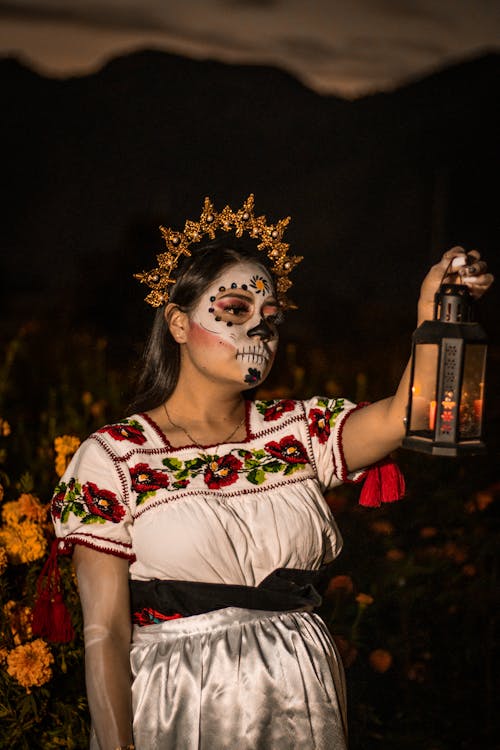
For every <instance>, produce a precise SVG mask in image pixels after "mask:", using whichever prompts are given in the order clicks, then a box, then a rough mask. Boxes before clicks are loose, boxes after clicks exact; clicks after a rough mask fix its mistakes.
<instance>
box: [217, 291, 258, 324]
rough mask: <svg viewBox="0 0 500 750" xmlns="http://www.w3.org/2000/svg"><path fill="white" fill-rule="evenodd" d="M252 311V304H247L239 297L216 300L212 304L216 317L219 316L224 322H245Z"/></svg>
mask: <svg viewBox="0 0 500 750" xmlns="http://www.w3.org/2000/svg"><path fill="white" fill-rule="evenodd" d="M252 312H253V305H251V304H249V303H248V302H247V301H246V300H245V299H239V298H238V297H228V298H225V299H220V300H216V302H215V304H214V314H215V316H216V318H217V317H218V318H220V320H222V321H224V322H225V323H235V324H239V323H245V322H246V321H247V320H248V319H249V318H251V317H252Z"/></svg>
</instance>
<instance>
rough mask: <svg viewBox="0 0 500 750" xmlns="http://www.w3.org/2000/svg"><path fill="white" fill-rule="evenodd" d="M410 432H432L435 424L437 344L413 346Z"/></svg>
mask: <svg viewBox="0 0 500 750" xmlns="http://www.w3.org/2000/svg"><path fill="white" fill-rule="evenodd" d="M414 356H415V367H414V371H413V383H412V389H411V391H412V395H411V411H410V430H411V431H412V432H421V431H422V430H425V431H429V430H431V431H433V430H434V427H435V424H436V382H437V370H438V357H439V346H438V344H417V345H416V346H415V354H414Z"/></svg>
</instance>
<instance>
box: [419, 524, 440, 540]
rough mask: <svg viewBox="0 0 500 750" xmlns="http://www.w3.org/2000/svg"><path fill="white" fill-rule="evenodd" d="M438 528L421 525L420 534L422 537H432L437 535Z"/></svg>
mask: <svg viewBox="0 0 500 750" xmlns="http://www.w3.org/2000/svg"><path fill="white" fill-rule="evenodd" d="M437 533H438V530H437V529H436V527H435V526H422V528H421V529H420V536H421V538H422V539H433V537H435V536H437Z"/></svg>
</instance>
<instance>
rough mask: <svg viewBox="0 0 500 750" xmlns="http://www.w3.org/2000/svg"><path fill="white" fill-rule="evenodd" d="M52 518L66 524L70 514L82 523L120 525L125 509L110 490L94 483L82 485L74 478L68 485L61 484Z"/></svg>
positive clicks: (56, 494)
mask: <svg viewBox="0 0 500 750" xmlns="http://www.w3.org/2000/svg"><path fill="white" fill-rule="evenodd" d="M51 510H52V516H53V518H54V519H59V518H60V519H61V523H65V522H66V521H67V520H68V518H69V515H70V513H73V514H74V515H75V516H78V518H80V519H81V521H82V523H106V521H108V522H111V523H119V522H120V521H121V520H122V518H123V517H124V515H125V509H124V508H123V506H122V505H120V502H119V501H118V498H117V496H116V495H115V493H114V492H111V491H110V490H105V489H102V488H100V487H98V486H97V485H96V484H94V482H86V483H85V484H83V485H82V484H80V483H79V482H78V481H77V480H76V479H74V478H72V479H70V481H69V482H68V483H67V484H66V483H65V482H60V483H59V484H58V485H57V487H56V490H55V494H54V497H53V498H52V508H51Z"/></svg>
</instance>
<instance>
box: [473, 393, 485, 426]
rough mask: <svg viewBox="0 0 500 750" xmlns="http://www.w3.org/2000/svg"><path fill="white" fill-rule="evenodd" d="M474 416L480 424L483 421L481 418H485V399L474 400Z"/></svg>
mask: <svg viewBox="0 0 500 750" xmlns="http://www.w3.org/2000/svg"><path fill="white" fill-rule="evenodd" d="M474 416H475V418H476V419H477V421H478V422H480V421H481V417H482V416H483V399H482V398H476V399H474Z"/></svg>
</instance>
